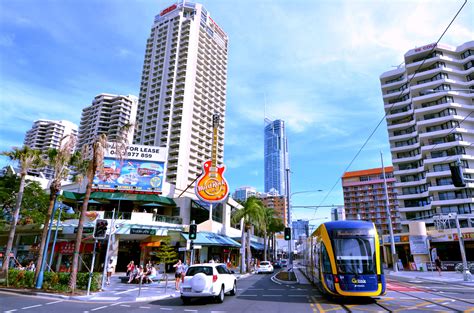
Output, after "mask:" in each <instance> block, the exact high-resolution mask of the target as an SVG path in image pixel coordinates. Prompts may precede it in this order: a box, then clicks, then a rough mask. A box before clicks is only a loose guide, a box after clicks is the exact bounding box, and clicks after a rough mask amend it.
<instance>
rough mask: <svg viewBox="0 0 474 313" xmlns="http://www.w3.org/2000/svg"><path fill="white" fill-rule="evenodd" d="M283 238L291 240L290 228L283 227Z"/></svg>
mask: <svg viewBox="0 0 474 313" xmlns="http://www.w3.org/2000/svg"><path fill="white" fill-rule="evenodd" d="M285 240H291V228H290V227H285Z"/></svg>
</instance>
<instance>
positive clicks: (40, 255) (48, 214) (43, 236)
mask: <svg viewBox="0 0 474 313" xmlns="http://www.w3.org/2000/svg"><path fill="white" fill-rule="evenodd" d="M53 184H54V183H52V184H51V188H50V191H49V192H50V194H49V206H48V211H47V212H46V217H45V218H44V226H43V232H42V233H41V241H40V247H39V253H38V259H37V260H36V270H35V281H36V279H38V275H39V272H40V268H41V263H42V261H43V254H44V250H45V243H46V236H48V229H49V221H50V219H51V214H53V206H54V201H55V200H56V197H57V194H58V191H59V189H57V190H56V189H55V188H54V187H53ZM46 249H48V247H46ZM51 253H54V252H51ZM49 266H51V264H50V265H49Z"/></svg>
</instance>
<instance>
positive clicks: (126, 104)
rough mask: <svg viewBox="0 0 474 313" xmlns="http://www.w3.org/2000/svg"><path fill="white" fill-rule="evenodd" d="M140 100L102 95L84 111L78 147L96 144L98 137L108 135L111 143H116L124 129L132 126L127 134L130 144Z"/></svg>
mask: <svg viewBox="0 0 474 313" xmlns="http://www.w3.org/2000/svg"><path fill="white" fill-rule="evenodd" d="M137 105H138V98H137V97H136V96H132V95H128V96H121V95H112V94H107V93H101V94H99V95H97V96H96V97H95V98H94V100H93V101H92V104H91V105H90V106H88V107H86V108H84V109H83V110H82V115H81V123H80V125H79V139H78V144H77V147H78V149H81V148H82V146H84V145H90V144H92V143H93V142H94V139H95V138H96V136H97V135H100V134H107V136H108V140H109V141H115V140H116V139H117V138H118V136H121V132H122V131H123V129H122V127H123V126H125V125H128V124H132V128H131V129H130V131H129V132H128V134H127V137H128V142H129V143H131V142H132V139H133V126H134V124H135V119H136V115H137Z"/></svg>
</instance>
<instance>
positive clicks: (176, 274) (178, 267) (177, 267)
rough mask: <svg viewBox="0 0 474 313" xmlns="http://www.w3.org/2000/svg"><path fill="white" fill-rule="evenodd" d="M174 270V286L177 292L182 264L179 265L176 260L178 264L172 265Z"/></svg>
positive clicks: (179, 262) (179, 261)
mask: <svg viewBox="0 0 474 313" xmlns="http://www.w3.org/2000/svg"><path fill="white" fill-rule="evenodd" d="M173 267H174V268H175V272H174V286H175V288H176V290H179V282H180V281H181V273H182V272H183V263H181V260H178V263H176V264H175V265H173Z"/></svg>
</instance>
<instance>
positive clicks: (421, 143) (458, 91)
mask: <svg viewBox="0 0 474 313" xmlns="http://www.w3.org/2000/svg"><path fill="white" fill-rule="evenodd" d="M404 59H405V60H404V61H405V62H404V65H403V66H400V67H399V68H397V69H395V70H391V71H388V72H385V73H383V74H382V75H381V76H380V83H381V87H382V94H383V101H384V108H385V112H386V114H387V115H386V118H387V129H388V136H389V140H390V149H391V152H392V162H393V167H394V169H393V174H394V176H395V178H396V181H397V182H396V183H395V187H396V188H397V191H398V192H397V193H398V200H399V210H400V213H401V218H402V226H403V228H404V231H406V230H407V229H408V228H407V225H406V224H407V223H408V222H410V221H414V220H416V221H425V222H426V224H427V226H428V227H430V226H433V222H434V221H433V218H435V217H436V216H437V215H439V214H444V215H447V214H448V213H457V214H458V215H459V219H460V222H461V227H466V226H468V225H471V219H472V218H473V217H474V216H473V213H474V183H467V186H466V187H465V188H458V187H455V186H454V185H453V182H452V179H451V172H450V167H449V166H450V165H452V164H454V163H456V162H457V161H460V162H461V164H462V171H463V174H464V176H465V177H466V178H474V146H473V142H474V113H473V112H474V102H473V101H474V92H473V91H474V41H470V42H466V43H464V44H462V45H460V46H459V47H450V46H446V45H441V44H429V45H426V46H422V47H419V48H416V49H412V50H410V51H408V52H407V53H406V54H405V58H404Z"/></svg>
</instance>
